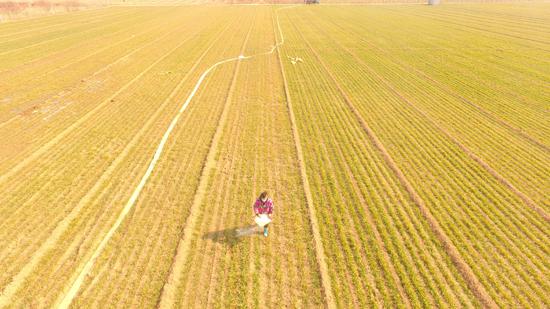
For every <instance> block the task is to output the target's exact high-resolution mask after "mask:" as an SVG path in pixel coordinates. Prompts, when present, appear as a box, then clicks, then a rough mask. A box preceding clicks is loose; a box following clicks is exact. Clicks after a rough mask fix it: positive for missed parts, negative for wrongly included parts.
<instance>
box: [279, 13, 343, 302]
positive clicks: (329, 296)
mask: <svg viewBox="0 0 550 309" xmlns="http://www.w3.org/2000/svg"><path fill="white" fill-rule="evenodd" d="M292 7H294V6H292ZM286 8H291V7H286ZM282 9H285V8H281V9H278V10H277V11H276V12H275V18H276V22H277V29H278V31H279V35H280V37H281V42H279V43H277V44H276V45H275V46H276V47H277V48H276V49H277V58H278V60H279V67H280V69H281V76H282V79H283V86H284V89H285V98H286V103H287V106H288V114H289V118H290V123H291V127H292V135H293V137H294V146H295V149H296V156H297V160H298V165H299V166H300V178H301V179H302V184H303V187H304V195H305V198H306V203H307V206H308V207H307V208H308V211H309V219H310V220H309V221H310V224H311V230H312V232H313V240H314V243H315V253H316V259H317V264H318V266H319V272H320V275H321V284H322V287H323V294H324V296H325V301H326V305H327V307H328V308H337V304H336V300H335V298H334V295H333V293H332V285H331V279H330V274H329V271H328V265H327V262H326V259H327V258H326V255H325V250H324V247H323V242H322V238H321V233H320V232H319V223H318V221H317V213H316V210H315V206H314V203H313V195H312V194H311V189H310V186H309V180H308V176H307V171H306V165H305V160H304V154H303V152H302V146H301V142H300V133H299V131H298V127H297V124H296V117H295V115H294V108H293V106H292V99H291V96H290V90H289V87H288V81H287V78H286V74H285V70H284V66H283V61H282V59H281V53H280V48H279V47H280V46H281V45H283V44H284V41H285V39H284V36H283V32H282V30H281V24H280V22H279V15H278V14H277V13H278V11H279V10H282ZM274 28H275V27H274ZM274 31H275V29H274ZM275 41H278V40H277V35H275Z"/></svg>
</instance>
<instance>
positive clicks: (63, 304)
mask: <svg viewBox="0 0 550 309" xmlns="http://www.w3.org/2000/svg"><path fill="white" fill-rule="evenodd" d="M178 46H179V45H178ZM251 57H252V56H243V55H240V56H238V57H234V58H229V59H226V60H222V61H219V62H217V63H216V64H214V65H212V66H211V67H210V68H208V69H207V70H206V71H205V72H204V73H203V74H202V75H201V76H200V78H199V80H198V82H197V84H196V85H195V87H194V88H193V90H192V92H191V94H190V95H189V97H188V98H187V100H186V101H185V103H184V104H183V105H182V106H181V108H180V110H179V111H178V113H177V114H176V116H175V117H174V119H173V120H172V122H171V123H170V126H169V127H168V129H167V130H166V132H165V133H164V135H163V137H162V139H161V141H160V143H159V145H158V147H157V149H156V151H155V154H154V156H153V159H152V160H151V162H150V163H149V167H148V168H147V170H146V172H145V174H144V175H143V176H142V178H141V181H140V182H139V184H138V185H137V187H136V188H135V190H134V191H133V193H132V195H131V197H130V199H129V200H128V202H127V203H126V205H125V206H124V208H123V209H122V211H121V213H120V214H119V216H118V218H117V220H116V221H115V223H114V225H113V226H112V227H111V229H110V230H109V231H108V232H107V234H106V235H105V237H104V238H103V239H102V241H101V242H100V244H99V245H98V247H97V248H96V249H95V251H94V253H93V254H92V256H91V257H90V258H89V259H88V261H87V263H86V264H85V266H84V268H83V269H82V271H81V272H80V274H79V275H78V277H77V278H76V279H75V281H74V282H73V283H72V285H71V287H70V289H69V291H68V292H67V294H65V295H64V297H63V298H62V300H61V301H60V303H59V305H58V308H69V306H70V304H71V303H72V301H73V299H74V298H75V297H76V295H77V293H78V291H79V290H80V287H81V285H82V283H83V282H84V280H85V278H86V276H87V275H88V274H89V272H90V271H91V269H92V267H93V265H94V264H95V260H96V259H97V258H98V257H99V255H100V254H101V253H102V252H103V250H104V249H105V247H106V245H107V243H108V242H109V240H110V239H111V238H112V237H113V235H114V233H115V232H116V231H117V230H118V228H119V227H120V225H121V224H122V222H123V221H124V219H125V218H126V216H127V215H128V213H129V212H130V210H131V209H132V208H133V207H134V205H135V203H136V201H137V199H138V197H139V195H140V193H141V191H142V190H143V187H145V184H146V183H147V181H148V180H149V177H150V176H151V174H152V173H153V170H154V168H155V166H156V164H157V162H158V160H159V159H160V156H161V155H162V152H163V150H164V146H165V144H166V142H167V140H168V138H169V137H170V134H171V133H172V131H173V130H174V128H175V126H176V124H177V123H178V121H179V119H180V117H181V115H182V114H183V112H184V111H185V110H186V109H187V107H188V106H189V104H190V102H191V100H192V99H193V97H194V96H195V94H196V93H197V91H198V89H199V87H200V85H201V84H202V82H203V81H204V79H205V78H206V76H207V75H208V74H209V73H210V72H211V71H212V70H214V69H215V68H216V67H218V66H219V65H221V64H224V63H228V62H231V61H236V60H238V61H240V60H243V59H249V58H251Z"/></svg>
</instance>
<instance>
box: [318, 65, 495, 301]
mask: <svg viewBox="0 0 550 309" xmlns="http://www.w3.org/2000/svg"><path fill="white" fill-rule="evenodd" d="M320 63H321V64H322V66H323V67H324V68H325V71H326V72H327V73H328V75H329V76H330V78H331V79H332V80H333V82H334V85H335V86H336V88H337V89H338V92H339V93H340V95H341V96H342V97H343V99H344V101H345V102H346V105H347V106H348V108H349V109H350V110H351V111H352V113H353V114H354V115H355V117H356V119H357V120H358V122H359V123H360V124H361V126H362V127H363V129H364V130H365V132H366V133H367V136H368V137H369V138H370V140H371V141H372V142H373V144H374V145H375V146H376V148H378V150H379V151H380V154H381V155H382V157H383V158H384V161H385V162H386V164H387V165H388V167H390V169H391V170H392V171H393V172H394V173H395V175H396V176H397V178H398V179H399V181H400V182H401V184H402V185H403V186H404V187H405V189H406V191H407V193H408V194H409V196H410V198H411V199H412V200H413V202H414V203H415V204H416V205H417V206H418V208H419V209H420V212H421V213H422V215H423V217H424V218H425V219H426V221H427V222H428V224H429V226H430V228H431V230H432V232H433V233H434V234H435V235H436V236H437V238H438V239H439V241H440V243H441V245H442V246H443V248H444V250H445V252H447V254H448V255H449V257H450V258H451V261H452V262H453V264H454V265H455V266H456V268H457V269H458V271H459V273H460V274H461V275H462V277H463V278H464V280H465V281H466V283H467V285H468V287H469V288H470V289H471V290H472V292H473V294H474V295H475V296H476V297H477V298H478V300H479V301H480V302H481V303H482V304H483V306H484V307H488V308H497V307H498V306H497V305H496V303H495V301H494V300H493V299H492V298H491V297H490V296H489V294H488V293H487V291H486V290H485V288H484V287H483V285H482V284H481V283H480V282H479V280H478V279H477V277H476V276H475V274H474V272H473V271H472V269H471V268H470V266H469V265H468V264H467V263H466V262H465V261H464V259H463V258H462V256H461V255H460V253H459V251H458V249H456V247H455V246H454V244H453V243H452V241H451V240H450V239H449V237H448V236H447V235H446V234H445V232H444V231H443V229H442V228H441V226H440V225H439V223H438V221H437V220H436V219H435V217H434V216H433V215H432V214H431V212H430V210H429V209H428V207H427V206H426V204H425V202H424V200H423V199H422V198H421V197H420V195H419V194H418V193H417V192H416V190H415V189H414V187H413V186H412V185H411V184H410V182H409V181H408V179H407V177H406V176H405V174H404V173H403V172H402V171H401V170H400V169H399V167H398V166H397V164H396V163H395V161H394V160H393V158H392V157H391V155H390V154H389V152H388V151H387V150H386V147H385V146H384V144H383V143H382V142H381V141H380V140H379V139H378V137H377V135H376V134H375V133H374V131H373V130H372V129H371V128H370V126H369V125H368V124H367V122H366V121H365V119H363V117H362V116H361V114H360V113H359V111H358V110H357V108H356V107H355V106H354V105H353V103H352V101H351V99H350V98H349V96H348V95H347V93H346V92H345V91H344V89H343V88H342V87H341V86H340V84H339V83H338V81H337V79H336V78H335V76H334V75H333V74H332V72H331V71H329V70H328V68H327V67H326V65H325V64H323V62H322V61H320Z"/></svg>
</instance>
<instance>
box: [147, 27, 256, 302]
mask: <svg viewBox="0 0 550 309" xmlns="http://www.w3.org/2000/svg"><path fill="white" fill-rule="evenodd" d="M251 29H252V28H250V30H251ZM250 30H249V31H248V33H247V35H246V38H245V40H244V43H243V46H242V47H241V51H240V54H241V55H240V56H239V57H235V58H230V59H226V60H223V61H220V62H218V63H216V64H214V65H213V66H211V67H210V68H209V69H208V70H206V72H204V73H203V75H202V76H201V79H200V80H199V82H198V83H197V86H196V87H195V89H194V90H193V92H192V93H191V95H190V96H189V98H188V101H190V99H192V97H193V96H194V95H195V92H196V90H197V89H198V87H199V86H200V84H201V82H202V80H203V79H204V77H206V75H207V74H208V73H209V72H210V71H212V70H213V69H214V68H216V67H217V66H219V65H221V64H223V63H227V62H231V61H237V65H236V67H235V71H234V73H233V79H232V80H231V85H230V88H229V93H228V94H227V99H226V102H225V105H224V108H223V111H222V115H221V116H220V121H219V122H218V125H217V127H216V132H215V133H214V137H213V138H212V142H211V144H210V149H209V150H208V155H207V157H206V161H205V163H204V166H203V170H202V173H201V176H200V181H199V186H198V188H197V192H196V194H195V197H194V198H193V203H192V206H191V209H190V211H189V217H188V218H187V221H186V223H185V228H184V230H183V234H182V238H181V240H180V242H179V244H178V248H177V252H176V256H175V257H174V263H173V265H172V267H171V270H170V274H169V275H168V278H167V280H166V282H165V284H164V287H163V289H162V293H161V296H160V300H159V303H158V307H160V308H170V307H172V305H173V304H174V298H175V295H176V289H177V287H178V284H179V282H180V280H181V279H180V274H181V270H182V268H183V266H184V264H185V261H186V260H187V254H188V251H189V246H190V244H191V240H192V238H191V235H192V232H193V231H194V230H195V225H196V224H197V219H198V217H199V211H200V209H199V207H200V205H201V204H202V201H203V199H204V197H205V195H206V188H207V186H208V181H209V179H210V174H211V172H212V169H213V168H214V167H215V165H216V162H217V159H216V154H217V150H218V144H219V141H220V138H221V136H222V133H223V128H224V126H225V123H226V121H227V114H228V112H229V107H230V106H231V100H232V94H233V91H234V89H235V84H236V81H237V76H238V72H239V68H240V64H241V60H243V59H247V58H249V57H245V56H243V55H242V53H243V52H244V50H245V48H246V43H247V42H248V38H249V36H250ZM187 103H188V102H186V104H187Z"/></svg>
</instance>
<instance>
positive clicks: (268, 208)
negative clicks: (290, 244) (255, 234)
mask: <svg viewBox="0 0 550 309" xmlns="http://www.w3.org/2000/svg"><path fill="white" fill-rule="evenodd" d="M254 215H256V219H258V218H260V217H265V216H267V218H269V220H268V221H269V222H271V220H272V218H273V201H272V200H271V199H270V198H269V197H268V196H267V192H266V191H264V192H262V193H261V194H260V196H259V197H258V199H256V202H255V203H254ZM256 222H258V220H257V221H256ZM269 222H268V223H267V224H265V225H264V226H263V227H264V236H265V237H267V234H268V232H269V229H268V228H269Z"/></svg>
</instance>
